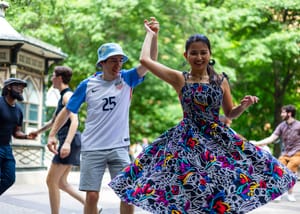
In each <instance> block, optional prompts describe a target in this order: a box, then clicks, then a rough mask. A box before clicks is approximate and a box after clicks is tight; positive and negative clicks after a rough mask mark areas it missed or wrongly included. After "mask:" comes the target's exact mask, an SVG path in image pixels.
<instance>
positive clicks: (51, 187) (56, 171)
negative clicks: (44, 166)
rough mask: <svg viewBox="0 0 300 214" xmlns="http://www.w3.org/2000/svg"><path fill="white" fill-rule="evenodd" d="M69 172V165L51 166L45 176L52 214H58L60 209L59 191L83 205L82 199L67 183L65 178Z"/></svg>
mask: <svg viewBox="0 0 300 214" xmlns="http://www.w3.org/2000/svg"><path fill="white" fill-rule="evenodd" d="M70 170H71V165H63V164H53V163H52V164H51V166H50V169H49V172H48V175H47V186H48V193H49V200H50V206H51V213H52V214H59V208H60V191H59V189H60V188H61V189H62V190H64V191H66V192H67V193H69V194H70V195H71V196H73V197H74V198H75V199H77V200H78V201H79V202H81V203H82V204H84V197H83V196H81V195H80V194H79V193H77V192H76V191H75V190H74V189H73V187H72V186H71V185H69V184H68V182H67V176H68V174H69V172H70Z"/></svg>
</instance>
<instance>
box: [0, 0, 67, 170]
mask: <svg viewBox="0 0 300 214" xmlns="http://www.w3.org/2000/svg"><path fill="white" fill-rule="evenodd" d="M8 7H9V5H8V3H6V2H0V87H1V88H2V87H3V82H4V81H5V80H6V79H7V78H9V77H17V78H20V79H23V80H26V81H27V83H28V87H27V88H25V90H24V101H23V102H22V103H21V106H22V108H23V114H24V124H23V128H24V132H26V133H29V132H30V131H32V130H36V129H38V128H40V127H41V126H42V124H43V122H44V120H45V116H46V115H45V114H46V113H45V112H46V111H45V107H46V106H45V103H46V93H47V80H48V71H49V67H50V66H51V65H52V64H56V63H58V62H60V61H62V60H64V59H65V58H66V57H67V55H66V54H65V53H63V52H62V51H61V50H60V49H59V48H57V47H55V46H52V45H50V44H48V43H45V42H43V41H40V40H38V39H35V38H32V37H28V36H25V35H22V34H20V33H18V32H17V31H16V30H15V29H14V28H13V27H12V26H11V25H10V24H9V23H8V22H7V20H6V19H5V10H6V9H7V8H8ZM44 144H45V143H43V142H42V139H41V137H39V138H38V139H36V140H18V139H13V141H12V146H13V150H14V154H15V159H16V164H17V170H24V169H25V170H27V169H41V168H45V163H44V160H45V154H46V153H45V149H44Z"/></svg>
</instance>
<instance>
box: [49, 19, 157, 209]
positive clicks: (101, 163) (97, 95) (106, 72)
mask: <svg viewBox="0 0 300 214" xmlns="http://www.w3.org/2000/svg"><path fill="white" fill-rule="evenodd" d="M148 25H149V27H150V28H151V29H152V30H153V32H154V33H155V36H154V38H153V40H152V44H151V57H152V58H153V59H155V60H156V59H157V36H158V31H159V23H158V22H157V21H156V19H155V18H152V19H151V22H149V23H148ZM97 53H98V60H97V64H96V65H97V66H98V67H100V68H101V71H99V72H97V73H96V74H95V75H93V76H91V77H89V78H87V79H85V80H83V81H82V82H81V83H80V84H79V86H78V87H77V89H76V90H75V92H74V94H73V95H72V97H71V98H70V100H69V102H68V104H67V106H66V108H64V109H63V110H62V111H61V112H60V114H59V115H58V116H57V119H56V121H55V123H54V124H53V127H52V129H51V131H50V134H49V138H48V145H51V144H52V145H53V148H55V147H54V145H55V142H56V139H55V134H56V132H57V130H58V129H59V127H60V126H61V125H62V124H63V123H64V121H65V120H66V119H67V118H68V116H69V114H70V112H73V113H77V112H78V110H79V108H80V106H81V104H82V103H83V102H86V103H87V118H86V122H85V130H84V131H83V133H82V138H81V140H82V145H81V162H80V185H79V189H80V190H82V191H85V192H86V203H85V207H84V213H85V214H97V212H98V209H97V203H98V200H99V192H100V189H101V182H102V178H103V175H104V172H105V169H106V166H107V167H108V169H109V172H110V175H111V178H113V177H115V176H116V175H117V174H118V173H119V172H121V170H122V169H123V168H124V167H125V166H126V165H128V164H129V163H130V158H129V145H130V138H129V107H130V101H131V95H132V90H133V88H134V87H135V86H137V85H138V84H140V83H141V82H143V80H144V76H145V74H146V72H147V69H146V68H145V67H143V66H141V65H138V66H136V67H134V68H131V69H129V70H125V69H122V65H123V64H124V63H125V62H126V61H127V60H128V57H127V56H126V54H125V53H124V52H123V50H122V48H121V47H120V46H119V45H118V44H116V43H106V44H103V45H101V46H100V48H99V49H98V52H97ZM133 212H134V207H133V206H132V205H128V204H127V203H125V202H121V205H120V213H121V214H129V213H133Z"/></svg>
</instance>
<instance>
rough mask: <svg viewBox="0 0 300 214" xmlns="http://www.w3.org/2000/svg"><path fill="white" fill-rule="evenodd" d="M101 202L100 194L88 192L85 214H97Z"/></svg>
mask: <svg viewBox="0 0 300 214" xmlns="http://www.w3.org/2000/svg"><path fill="white" fill-rule="evenodd" d="M98 200H99V192H95V191H88V192H86V201H85V205H84V214H97V212H98V208H97V204H98Z"/></svg>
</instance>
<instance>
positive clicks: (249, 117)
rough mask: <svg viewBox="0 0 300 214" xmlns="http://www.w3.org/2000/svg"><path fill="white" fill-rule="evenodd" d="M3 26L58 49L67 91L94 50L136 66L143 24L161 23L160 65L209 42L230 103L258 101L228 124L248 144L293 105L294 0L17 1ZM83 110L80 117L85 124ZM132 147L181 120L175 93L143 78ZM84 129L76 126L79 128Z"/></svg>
mask: <svg viewBox="0 0 300 214" xmlns="http://www.w3.org/2000/svg"><path fill="white" fill-rule="evenodd" d="M9 2H10V5H11V7H10V8H9V9H8V11H7V16H6V18H7V20H8V21H9V22H10V23H11V24H12V25H13V26H14V27H15V29H16V30H18V31H19V32H20V33H22V34H25V35H29V36H33V37H35V38H38V39H40V40H42V41H45V42H48V43H50V44H52V45H55V46H58V47H61V48H62V50H63V51H64V52H66V53H67V54H68V58H67V59H66V60H65V61H64V64H66V65H69V66H70V67H72V68H73V70H74V78H73V80H72V86H73V87H75V86H76V85H77V84H78V83H79V82H80V81H81V80H83V79H84V78H86V77H88V76H89V75H91V74H92V73H94V72H95V71H96V68H95V62H96V60H97V54H96V51H97V49H98V47H99V46H100V45H101V44H102V43H105V42H118V43H119V44H120V45H121V46H122V47H123V49H124V51H125V52H126V54H127V55H128V56H129V61H128V62H127V63H126V64H125V65H124V67H125V68H130V67H132V66H136V65H137V64H138V63H139V62H138V59H139V54H140V50H141V46H142V43H143V38H144V36H145V30H144V27H143V20H144V19H145V18H149V17H151V16H155V17H156V18H157V19H158V20H159V21H160V26H161V30H160V35H159V61H160V62H162V63H164V64H166V65H167V66H170V67H173V68H175V69H178V70H182V71H184V70H188V69H189V68H188V67H187V66H184V61H185V60H184V57H183V52H184V45H185V40H186V39H187V38H188V37H189V36H190V35H191V34H194V33H202V34H205V35H208V37H209V38H210V41H211V45H212V53H213V55H212V56H213V58H214V59H215V60H216V62H217V64H216V66H215V68H216V70H217V72H226V73H227V74H228V75H229V77H230V84H231V87H232V95H233V100H234V103H235V104H238V103H239V102H240V100H241V99H242V98H243V97H244V95H246V94H252V95H257V96H258V97H260V102H259V103H258V104H257V105H254V106H252V107H250V108H249V109H248V110H247V112H245V113H244V114H243V115H242V116H241V117H240V118H238V119H236V120H234V123H233V124H232V127H233V128H236V131H238V132H240V133H241V134H242V135H244V136H246V137H247V138H249V139H260V138H262V137H266V136H267V135H268V134H269V133H266V132H265V131H264V129H263V126H264V124H265V123H271V124H272V128H275V127H276V125H277V124H278V123H279V122H280V120H281V118H280V107H281V106H282V105H285V104H288V103H291V104H295V105H296V106H297V107H298V108H299V107H300V106H299V105H300V104H298V103H296V102H295V101H296V100H299V93H297V92H298V91H299V78H300V76H299V75H300V72H299V69H300V66H299V60H300V59H299V52H300V51H299V41H300V36H299V35H300V32H299V31H300V30H299V29H300V28H299V17H300V14H299V11H300V2H299V1H294V0H285V1H282V0H269V1H265V0H241V1H236V0H226V1H224V0H201V1H200V0H167V1H161V0H150V1H149V0H147V1H146V0H123V1H119V0H85V1H75V0H72V1H66V0H59V1H58V0H51V1H41V0H31V1H30V0H27V1H25V0H23V1H22V0H19V1H9ZM85 114H86V112H85V108H84V107H83V108H82V110H81V112H80V119H81V124H82V125H84V118H85ZM130 117H131V138H132V142H134V141H138V140H140V139H141V138H142V137H148V138H149V139H154V138H155V137H157V136H158V135H160V134H161V133H162V132H163V131H165V130H166V129H168V128H170V127H172V126H173V125H174V124H176V123H177V122H178V120H180V118H181V117H182V112H181V109H180V106H179V104H178V98H177V95H176V94H175V92H174V90H173V89H172V88H171V87H170V86H168V85H167V84H166V83H163V82H162V81H161V80H159V79H157V78H156V77H154V76H153V75H152V74H150V73H149V74H147V77H146V80H145V82H144V83H143V84H141V85H140V86H138V87H137V88H136V89H135V90H134V93H133V100H132V107H131V112H130ZM81 128H83V126H82V127H81Z"/></svg>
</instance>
